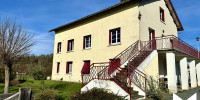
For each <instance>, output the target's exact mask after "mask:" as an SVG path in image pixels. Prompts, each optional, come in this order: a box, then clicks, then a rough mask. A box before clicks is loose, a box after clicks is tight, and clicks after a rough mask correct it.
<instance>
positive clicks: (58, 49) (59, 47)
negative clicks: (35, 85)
mask: <svg viewBox="0 0 200 100" xmlns="http://www.w3.org/2000/svg"><path fill="white" fill-rule="evenodd" d="M60 52H61V42H58V46H57V53H60Z"/></svg>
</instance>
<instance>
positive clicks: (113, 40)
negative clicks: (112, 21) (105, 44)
mask: <svg viewBox="0 0 200 100" xmlns="http://www.w3.org/2000/svg"><path fill="white" fill-rule="evenodd" d="M118 43H120V28H117V29H113V30H110V32H109V44H110V45H111V44H118Z"/></svg>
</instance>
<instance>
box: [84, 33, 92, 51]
mask: <svg viewBox="0 0 200 100" xmlns="http://www.w3.org/2000/svg"><path fill="white" fill-rule="evenodd" d="M87 48H91V35H88V36H84V37H83V49H87Z"/></svg>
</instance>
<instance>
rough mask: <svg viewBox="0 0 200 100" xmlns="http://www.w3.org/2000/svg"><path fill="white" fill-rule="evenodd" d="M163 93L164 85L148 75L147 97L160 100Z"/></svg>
mask: <svg viewBox="0 0 200 100" xmlns="http://www.w3.org/2000/svg"><path fill="white" fill-rule="evenodd" d="M165 93H167V89H166V88H165V87H164V85H160V84H159V81H157V80H155V79H154V78H153V77H149V79H148V80H147V97H150V98H152V99H154V100H162V98H163V96H164V94H165Z"/></svg>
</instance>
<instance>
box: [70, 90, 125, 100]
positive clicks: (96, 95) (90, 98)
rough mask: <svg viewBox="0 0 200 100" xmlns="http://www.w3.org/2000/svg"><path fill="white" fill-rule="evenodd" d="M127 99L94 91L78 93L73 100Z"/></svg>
mask: <svg viewBox="0 0 200 100" xmlns="http://www.w3.org/2000/svg"><path fill="white" fill-rule="evenodd" d="M124 99H125V97H121V96H118V95H116V94H113V93H109V92H108V91H106V90H103V89H92V90H90V91H87V92H85V93H82V94H81V92H78V93H76V94H75V95H74V96H73V97H72V98H71V100H124Z"/></svg>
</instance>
